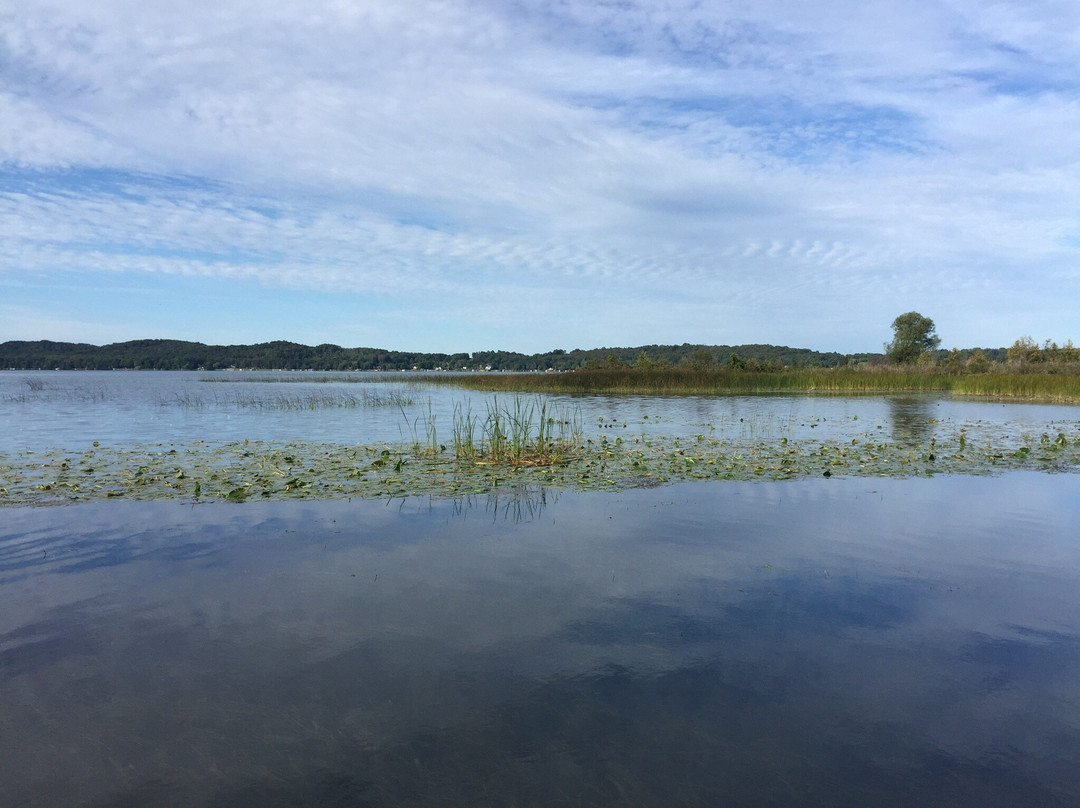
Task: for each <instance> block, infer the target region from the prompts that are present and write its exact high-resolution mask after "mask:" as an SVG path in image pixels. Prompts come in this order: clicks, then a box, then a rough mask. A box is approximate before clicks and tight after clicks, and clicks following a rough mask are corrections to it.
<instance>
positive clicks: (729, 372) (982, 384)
mask: <svg viewBox="0 0 1080 808" xmlns="http://www.w3.org/2000/svg"><path fill="white" fill-rule="evenodd" d="M430 381H431V383H435V384H450V385H453V386H457V387H465V388H470V389H474V390H488V391H495V392H502V391H505V392H516V393H538V394H539V393H569V394H582V395H619V394H628V395H661V396H664V395H668V396H672V395H754V394H766V393H799V392H802V393H825V394H845V393H854V394H874V393H899V392H942V393H955V394H957V395H970V396H985V397H994V398H1020V399H1030V400H1043V401H1056V402H1074V403H1080V376H1077V375H1072V374H1061V373H1011V372H1001V373H982V374H971V375H951V374H949V373H945V372H942V371H941V370H940V369H937V368H931V369H926V370H924V369H920V368H909V367H906V368H896V367H873V368H864V367H859V368H795V369H785V370H778V371H750V370H739V369H735V368H726V367H716V368H681V367H673V368H657V369H640V368H600V369H591V370H579V371H575V372H572V373H531V374H530V373H498V374H494V373H483V374H473V375H465V376H453V377H442V378H439V377H432V378H431V380H430Z"/></svg>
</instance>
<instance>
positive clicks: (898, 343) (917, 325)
mask: <svg viewBox="0 0 1080 808" xmlns="http://www.w3.org/2000/svg"><path fill="white" fill-rule="evenodd" d="M892 329H893V340H892V342H889V343H887V344H886V345H885V354H886V355H887V356H888V357H889V361H891V362H895V363H897V364H909V363H911V362H916V361H918V359H919V357H920V356H922V355H923V353H924V352H925V351H932V350H934V349H935V348H937V347H938V346H939V345H940V344H941V338H940V337H938V335H937V334H936V333H935V331H934V321H933V320H931V319H930V318H929V317H923V316H922V315H921V314H919V312H917V311H909V312H907V313H906V314H901V315H900V316H899V317H897V318H896V319H895V320H893V324H892Z"/></svg>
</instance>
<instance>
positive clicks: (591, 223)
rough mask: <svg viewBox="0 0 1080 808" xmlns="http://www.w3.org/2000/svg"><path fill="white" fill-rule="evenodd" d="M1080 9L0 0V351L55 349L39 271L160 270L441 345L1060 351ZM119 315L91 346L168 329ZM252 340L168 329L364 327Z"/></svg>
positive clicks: (1077, 163)
mask: <svg viewBox="0 0 1080 808" xmlns="http://www.w3.org/2000/svg"><path fill="white" fill-rule="evenodd" d="M1078 23H1080V11H1078V10H1077V9H1076V8H1075V7H1074V4H1070V3H1054V2H1042V3H1033V4H1026V5H1024V6H1019V5H1016V4H997V5H994V6H991V7H986V6H985V5H984V4H978V3H974V2H949V3H945V2H931V1H930V0H925V1H924V2H917V3H910V4H902V5H894V6H892V7H889V8H885V9H883V8H879V7H873V8H871V7H868V6H865V4H858V3H854V2H842V1H841V0H831V2H828V3H826V4H824V5H821V4H818V5H815V6H813V7H810V6H807V5H806V4H802V3H794V2H781V1H780V0H777V1H776V2H768V1H767V2H762V3H755V4H753V5H751V6H747V5H745V4H736V3H720V2H714V3H709V2H704V3H703V2H677V1H676V0H652V1H651V2H633V1H632V0H627V1H624V2H618V3H610V2H572V0H565V1H564V2H518V3H485V2H467V0H451V1H450V2H440V3H436V2H424V1H422V0H403V2H398V3H379V4H376V3H370V2H347V0H340V1H339V2H330V0H326V1H325V2H304V3H300V2H279V3H274V4H272V5H271V6H267V5H266V4H262V3H250V2H240V1H239V0H216V2H212V3H211V2H200V1H199V0H196V1H195V2H192V3H188V4H183V5H182V6H177V5H175V4H168V3H163V2H152V1H151V2H146V1H143V2H134V0H101V2H98V3H94V4H85V3H81V2H74V0H71V1H70V2H64V1H62V0H56V1H55V2H44V1H43V2H37V3H34V4H32V6H31V7H29V8H20V9H19V10H18V11H17V12H8V13H6V14H5V13H0V65H2V69H0V284H5V288H6V290H7V291H8V297H9V299H10V300H11V303H10V304H9V305H11V306H22V308H21V309H20V311H22V312H23V314H21V315H20V316H19V317H17V318H15V317H7V318H5V319H4V320H3V321H2V322H0V338H19V337H49V336H53V335H54V333H55V332H56V331H58V330H63V329H61V328H60V327H59V326H57V325H56V324H55V323H52V322H47V321H46V319H45V318H46V316H47V315H50V313H49V312H44V311H43V312H41V318H40V322H41V327H40V328H39V329H37V330H36V331H33V332H32V333H31V331H28V329H27V323H28V322H33V318H32V317H28V316H26V314H25V312H26V311H28V310H32V303H31V302H30V301H24V300H20V297H19V296H20V294H22V293H21V292H20V291H19V290H20V289H22V288H25V286H26V284H30V285H31V286H32V285H34V284H39V285H40V284H43V283H46V284H55V285H56V286H57V296H58V297H59V296H63V295H64V294H65V293H64V292H63V289H62V287H63V285H64V284H63V283H58V282H57V279H58V278H67V277H73V276H80V277H89V276H93V277H95V278H106V279H108V278H112V279H115V280H114V281H106V282H115V283H117V284H120V285H130V284H133V283H136V284H137V283H140V282H148V283H149V282H150V281H149V279H150V278H152V277H158V276H165V275H168V276H174V277H182V278H188V279H191V285H190V286H188V287H186V289H187V291H186V292H185V294H192V295H197V294H199V290H200V287H199V286H198V283H197V281H198V280H199V279H205V280H206V281H207V282H210V281H213V282H214V283H218V282H226V283H228V284H231V286H230V288H233V289H237V290H240V291H243V290H247V292H248V293H251V294H252V295H254V294H255V290H258V296H259V299H260V300H263V301H264V302H265V301H266V297H265V296H266V295H268V294H271V293H273V290H280V294H281V300H282V301H285V300H286V299H288V298H287V296H291V300H293V301H294V302H297V304H298V305H297V308H296V310H297V311H298V312H300V311H305V310H309V309H310V307H305V306H304V305H303V304H302V303H303V296H304V295H311V296H312V297H311V298H310V300H312V301H313V300H316V299H321V298H318V295H321V294H324V293H327V292H329V293H335V294H340V295H343V296H346V297H349V298H351V299H354V300H356V301H358V302H359V301H363V302H364V305H363V308H364V311H365V316H366V317H368V318H370V323H371V331H370V332H369V333H370V334H371V335H375V336H381V337H382V338H381V339H380V340H378V341H379V342H380V343H381V344H386V345H388V346H390V347H421V348H429V349H433V350H434V349H458V348H465V349H474V348H481V347H496V346H498V347H510V348H520V349H525V350H539V349H541V348H545V347H552V346H554V345H556V344H561V343H567V344H569V343H574V344H582V345H584V344H588V343H591V342H602V343H607V344H614V343H616V342H649V341H675V342H682V341H684V340H690V341H699V340H700V341H718V342H720V341H737V342H738V341H775V342H779V341H786V342H791V343H796V344H800V345H812V346H814V347H821V348H829V349H841V350H861V349H874V348H877V347H878V346H879V344H880V342H881V341H883V339H885V338H887V333H884V332H887V326H888V322H890V321H891V318H892V316H895V314H896V313H898V312H899V311H903V310H906V309H909V308H918V309H920V310H923V311H924V312H925V313H927V314H929V315H931V316H933V317H934V318H935V320H937V322H938V324H939V331H940V332H942V334H943V335H944V336H945V338H946V342H949V343H953V342H955V343H957V344H975V343H982V344H988V343H1005V342H1008V341H1011V339H1013V338H1015V336H1017V335H1019V334H1021V333H1034V332H1038V334H1039V335H1045V336H1055V337H1058V338H1065V337H1069V336H1074V337H1075V336H1076V335H1071V334H1069V333H1067V329H1068V328H1070V327H1072V323H1073V320H1072V319H1071V313H1069V312H1066V311H1064V310H1063V307H1062V306H1061V305H1060V301H1061V300H1062V298H1063V297H1066V298H1067V297H1069V296H1070V295H1071V296H1072V298H1073V299H1077V294H1078V293H1080V287H1078V282H1080V278H1078V277H1077V272H1076V269H1075V267H1076V266H1077V259H1078V258H1080V247H1078V239H1080V225H1078V224H1077V211H1078V210H1080V145H1078V144H1077V141H1076V138H1075V132H1076V131H1080V78H1078V77H1077V74H1076V72H1075V65H1076V64H1077V63H1078V61H1080V59H1078V57H1080V37H1078V32H1080V24H1078ZM139 279H144V280H143V281H140V280H139ZM1050 286H1052V287H1053V288H1052V290H1050V289H1048V287H1050ZM215 288H220V287H215ZM373 300H377V301H378V305H377V306H376V305H373V304H372V303H371V301H373ZM75 301H76V299H75V298H72V299H71V304H70V308H71V310H72V311H74V312H76V314H77V305H75ZM189 302H191V301H189ZM537 302H540V303H542V308H541V307H540V306H538V305H536V303H537ZM410 311H411V312H413V314H414V315H415V316H413V317H410V316H408V315H403V312H410ZM306 316H309V317H310V315H306ZM115 317H116V319H115V321H112V322H110V323H109V324H108V328H101V329H89V330H88V333H86V335H85V339H88V340H93V339H103V338H105V335H106V334H108V335H109V338H111V337H112V336H114V335H116V334H124V333H126V334H128V335H129V336H132V337H135V336H156V335H150V334H144V333H134V330H135V329H136V328H141V327H143V326H144V324H143V323H142V321H141V320H140V319H139V318H137V317H132V318H131V319H130V320H128V321H125V319H124V315H123V312H120V311H118V312H116V314H115ZM245 317H246V318H248V319H247V320H244V321H243V322H241V320H243V318H245ZM82 319H83V320H86V321H91V319H92V318H89V317H87V318H82ZM534 319H535V321H536V322H535V323H534V322H532V321H533V320H534ZM259 323H260V320H259V316H258V313H257V312H252V313H251V314H247V315H239V314H238V315H237V318H236V319H234V321H233V322H232V323H221V324H219V325H218V326H216V327H215V328H214V329H213V330H214V333H188V334H181V333H176V334H173V335H182V336H188V337H191V338H204V339H213V340H231V339H232V337H231V336H230V335H231V333H233V332H232V331H231V330H230V329H240V330H243V331H244V333H252V332H253V331H257V330H258V328H259V327H263V328H265V329H266V332H265V334H264V337H265V338H275V337H286V338H288V337H290V336H291V335H293V334H300V333H304V334H321V339H324V340H327V341H337V342H347V340H346V337H345V336H340V335H348V334H349V333H355V332H354V331H351V330H350V329H351V328H352V326H351V325H348V324H346V323H343V322H340V321H334V320H332V319H322V320H320V319H319V318H312V319H309V320H306V321H302V322H301V321H300V320H299V319H298V320H297V321H296V322H294V323H282V322H277V323H274V324H269V323H266V324H263V325H261V326H260V325H258V324H259ZM172 327H173V328H174V329H175V330H177V331H182V325H181V324H180V323H179V322H178V323H176V324H174V325H173V326H172ZM201 327H206V324H205V323H201ZM50 329H51V330H50ZM380 329H381V330H380ZM67 330H68V331H72V330H77V329H76V328H75V326H74V325H73V326H72V328H70V329H67ZM638 334H640V338H639V337H637V336H636V335H638ZM447 339H454V340H461V341H464V342H465V343H467V344H465V345H462V344H460V343H458V342H455V343H454V344H447V342H446V340H447Z"/></svg>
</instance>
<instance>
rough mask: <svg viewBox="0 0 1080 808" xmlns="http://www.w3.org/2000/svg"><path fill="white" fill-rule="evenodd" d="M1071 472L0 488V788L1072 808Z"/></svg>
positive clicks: (239, 799) (301, 801) (1074, 615)
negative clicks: (83, 497)
mask: <svg viewBox="0 0 1080 808" xmlns="http://www.w3.org/2000/svg"><path fill="white" fill-rule="evenodd" d="M1078 482H1080V478H1078V477H1076V476H1075V475H1048V474H1037V473H1023V472H1021V473H1017V472H1014V473H1009V474H1005V475H1001V476H996V477H937V478H934V479H930V480H928V479H908V480H888V479H873V480H870V479H846V480H838V479H832V480H824V479H816V480H804V481H798V482H785V483H771V484H760V483H758V484H755V483H730V482H729V483H697V484H684V485H678V486H669V487H665V488H659V489H650V490H644V491H641V490H638V491H633V492H624V493H573V492H566V493H560V494H557V495H556V494H552V493H545V492H542V491H540V490H536V489H530V490H522V491H519V492H517V494H516V495H514V496H507V495H501V496H496V497H490V498H488V497H480V498H476V499H473V500H444V501H429V500H426V499H422V498H410V499H405V500H393V501H388V502H380V501H370V500H369V501H353V502H318V503H311V502H272V503H248V504H244V505H239V506H238V505H227V504H218V505H199V506H195V507H192V506H191V505H185V504H181V503H176V502H158V503H132V502H106V503H89V504H81V505H72V506H66V507H56V508H8V509H4V511H3V515H4V519H3V521H2V522H0V805H2V806H19V805H65V806H95V807H102V806H129V805H175V806H233V805H235V806H242V805H244V806H246V805H269V806H273V805H380V806H381V805H388V806H389V805H469V806H474V805H612V806H614V805H830V806H865V805H930V806H934V805H941V806H945V805H950V806H955V805H971V806H1015V805H1048V806H1053V805H1061V806H1066V805H1076V804H1078V803H1080V786H1078V781H1077V779H1076V775H1075V772H1076V766H1077V763H1078V762H1080V761H1078V757H1080V754H1078V752H1077V750H1080V697H1078V694H1080V691H1078V689H1077V684H1076V683H1077V682H1078V681H1080V594H1078V593H1080V586H1078V584H1080V544H1078V543H1077V541H1076V535H1077V526H1078V525H1080V484H1078Z"/></svg>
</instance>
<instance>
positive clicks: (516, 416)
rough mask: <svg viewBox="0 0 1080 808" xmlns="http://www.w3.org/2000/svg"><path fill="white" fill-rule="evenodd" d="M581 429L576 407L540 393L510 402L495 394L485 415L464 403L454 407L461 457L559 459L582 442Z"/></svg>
mask: <svg viewBox="0 0 1080 808" xmlns="http://www.w3.org/2000/svg"><path fill="white" fill-rule="evenodd" d="M583 434H584V430H583V428H582V424H581V415H580V411H579V410H576V409H575V410H570V409H569V408H564V407H559V406H557V405H553V404H551V403H550V402H548V401H545V400H543V399H539V398H537V399H524V398H521V397H518V396H515V397H514V400H513V404H512V405H511V406H505V405H501V404H500V403H499V400H498V399H495V400H494V401H493V402H492V403H491V404H489V405H488V408H487V413H486V414H485V416H484V417H483V418H481V417H480V416H478V415H476V414H474V413H473V412H472V410H471V409H470V408H469V407H468V406H465V407H462V406H461V405H456V406H455V407H454V427H453V439H452V445H453V451H454V456H455V457H456V458H457V460H459V461H462V462H465V463H505V464H508V465H512V466H542V465H553V464H557V463H562V462H566V461H568V460H570V459H571V458H572V457H573V456H574V455H575V454H576V452H577V451H578V450H579V449H580V448H581V446H582V443H583V437H582V436H583Z"/></svg>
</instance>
